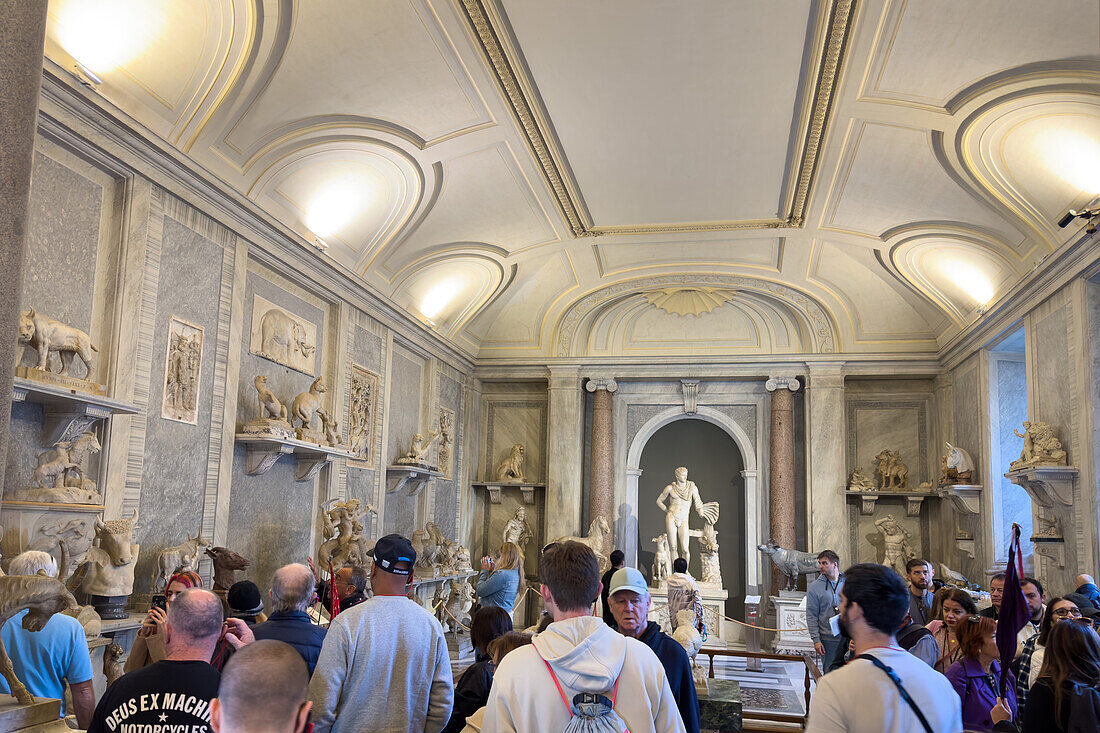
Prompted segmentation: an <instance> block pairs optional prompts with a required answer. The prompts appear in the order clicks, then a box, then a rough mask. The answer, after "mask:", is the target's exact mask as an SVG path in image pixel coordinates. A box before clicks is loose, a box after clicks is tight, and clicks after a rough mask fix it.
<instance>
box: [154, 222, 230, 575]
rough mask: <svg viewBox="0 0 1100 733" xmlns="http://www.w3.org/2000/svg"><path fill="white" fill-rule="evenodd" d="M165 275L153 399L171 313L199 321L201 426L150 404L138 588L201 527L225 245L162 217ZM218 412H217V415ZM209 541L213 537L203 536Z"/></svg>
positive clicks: (160, 383) (160, 382)
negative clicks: (165, 552)
mask: <svg viewBox="0 0 1100 733" xmlns="http://www.w3.org/2000/svg"><path fill="white" fill-rule="evenodd" d="M161 247H162V249H161V259H160V278H159V280H158V283H157V294H158V297H157V313H156V330H155V335H154V340H153V363H152V373H151V377H150V400H149V402H150V404H151V405H154V406H159V405H160V404H161V399H162V392H163V389H164V366H165V363H164V355H165V353H166V349H167V346H168V323H169V319H170V318H171V317H172V316H173V315H174V316H178V317H180V318H183V319H184V320H187V321H189V322H191V323H195V324H197V325H199V326H202V327H203V328H204V329H205V332H206V333H207V334H210V336H211V337H210V338H208V339H206V343H205V347H204V349H203V355H202V363H201V365H200V372H199V375H200V376H199V381H200V385H199V402H198V424H197V425H188V424H186V423H181V422H176V421H173V420H166V419H163V418H161V417H160V416H159V410H158V409H155V407H154V409H152V414H150V415H149V419H148V423H147V428H146V434H145V461H144V464H143V467H142V482H141V483H142V493H141V501H140V504H139V507H140V512H141V522H140V525H139V527H138V530H137V533H136V537H137V539H138V542H139V543H140V544H141V547H142V552H141V555H140V557H139V558H138V566H137V572H136V577H137V581H136V583H135V588H134V590H135V592H138V593H144V592H148V589H147V586H146V584H147V583H148V582H149V579H150V578H151V577H152V575H153V574H154V572H155V561H156V554H157V553H158V552H159V551H160V550H161V549H163V548H165V547H168V546H171V545H176V544H179V543H180V542H183V541H184V540H186V539H187V537H188V536H189V535H193V534H195V532H196V531H198V529H199V528H200V527H201V526H202V517H203V500H204V494H205V492H206V476H207V459H208V454H209V444H210V429H211V418H212V415H211V409H212V408H211V406H212V403H213V393H214V390H213V388H212V387H213V381H214V361H215V359H214V351H215V345H216V340H215V339H214V338H213V336H214V335H215V334H216V333H217V327H218V310H219V295H220V291H221V286H222V277H229V278H232V276H233V274H232V270H230V271H229V272H224V271H223V268H222V264H223V255H224V253H223V251H222V248H221V247H220V246H219V245H218V244H217V243H215V242H212V241H211V240H209V239H207V238H206V237H203V236H201V235H200V234H199V233H197V232H195V231H192V230H191V229H189V228H187V227H186V226H184V225H183V224H181V223H179V222H177V221H176V220H175V219H173V218H171V217H168V216H166V217H164V228H163V235H162V244H161ZM219 417H220V416H219ZM205 539H207V540H209V539H211V538H210V537H205Z"/></svg>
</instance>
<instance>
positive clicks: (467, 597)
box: [441, 581, 474, 634]
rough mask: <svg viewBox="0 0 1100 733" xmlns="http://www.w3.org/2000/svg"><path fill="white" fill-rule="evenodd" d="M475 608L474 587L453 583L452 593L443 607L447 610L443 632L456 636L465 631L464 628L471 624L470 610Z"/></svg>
mask: <svg viewBox="0 0 1100 733" xmlns="http://www.w3.org/2000/svg"><path fill="white" fill-rule="evenodd" d="M473 607H474V587H473V586H472V585H470V584H469V583H459V582H457V581H456V582H452V583H451V592H450V594H449V595H448V596H447V601H446V603H444V605H443V608H445V609H446V611H444V613H443V618H442V619H441V622H442V624H443V630H444V631H451V632H453V633H455V634H459V633H461V632H462V631H464V629H463V628H462V627H463V625H468V624H469V623H470V609H471V608H473Z"/></svg>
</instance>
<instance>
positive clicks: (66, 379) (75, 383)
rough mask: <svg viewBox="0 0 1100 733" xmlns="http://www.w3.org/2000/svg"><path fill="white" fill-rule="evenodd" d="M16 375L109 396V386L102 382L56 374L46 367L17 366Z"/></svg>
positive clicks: (51, 384) (42, 382) (53, 385)
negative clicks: (97, 382)
mask: <svg viewBox="0 0 1100 733" xmlns="http://www.w3.org/2000/svg"><path fill="white" fill-rule="evenodd" d="M15 376H17V377H22V378H23V379H26V380H27V381H30V382H38V383H39V384H48V385H50V386H51V387H61V388H62V389H68V390H73V391H75V392H84V393H86V394H94V395H99V396H100V397H106V396H107V388H106V387H104V386H103V385H102V384H96V383H95V382H89V381H88V380H87V379H78V378H77V377H70V376H68V375H65V374H54V373H53V372H50V371H46V370H45V369H35V368H34V367H16V368H15Z"/></svg>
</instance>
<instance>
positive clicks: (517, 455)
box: [497, 443, 527, 483]
mask: <svg viewBox="0 0 1100 733" xmlns="http://www.w3.org/2000/svg"><path fill="white" fill-rule="evenodd" d="M526 453H527V449H526V448H524V447H523V445H522V444H520V443H516V444H515V445H513V446H512V452H511V453H510V454H508V457H507V458H505V459H504V460H503V461H501V462H500V465H499V466H497V481H509V482H512V483H523V482H524V481H526V480H527V477H526V476H524V475H523V458H524V456H525V454H526Z"/></svg>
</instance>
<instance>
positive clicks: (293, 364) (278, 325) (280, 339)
mask: <svg viewBox="0 0 1100 733" xmlns="http://www.w3.org/2000/svg"><path fill="white" fill-rule="evenodd" d="M248 350H249V352H251V353H253V354H256V355H257V356H261V357H263V358H264V359H270V360H271V361H273V362H275V363H276V364H282V365H283V366H285V367H290V368H291V369H294V370H295V371H299V372H303V373H305V374H308V375H310V376H313V375H314V374H315V369H314V363H315V357H316V354H315V352H316V351H317V326H316V325H314V324H313V323H311V322H310V321H307V320H306V319H304V318H300V317H298V316H296V315H294V314H293V313H291V312H290V311H288V310H286V309H284V308H280V307H279V306H277V305H275V304H274V303H272V302H271V301H269V300H265V299H264V298H261V297H260V296H258V295H256V296H254V297H253V301H252V333H251V338H250V340H249V346H248Z"/></svg>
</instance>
